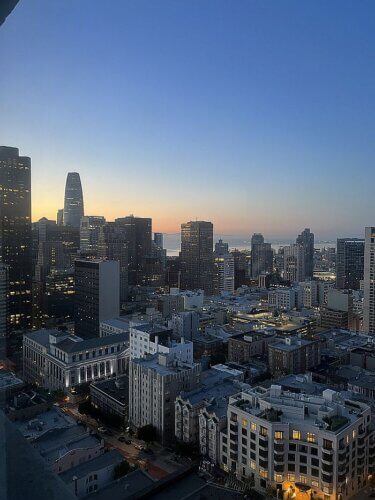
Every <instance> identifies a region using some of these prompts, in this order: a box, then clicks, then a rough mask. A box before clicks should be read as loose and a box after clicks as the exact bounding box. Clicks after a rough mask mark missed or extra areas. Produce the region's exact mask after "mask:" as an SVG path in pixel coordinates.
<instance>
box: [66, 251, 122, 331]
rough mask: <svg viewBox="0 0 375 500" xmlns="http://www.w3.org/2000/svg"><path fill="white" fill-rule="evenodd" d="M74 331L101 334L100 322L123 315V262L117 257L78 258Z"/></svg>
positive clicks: (75, 274) (76, 265)
mask: <svg viewBox="0 0 375 500" xmlns="http://www.w3.org/2000/svg"><path fill="white" fill-rule="evenodd" d="M74 288H75V300H74V325H75V330H74V333H75V334H76V335H78V336H79V337H83V338H92V337H98V336H99V326H100V322H101V321H104V320H106V319H111V318H117V317H118V316H119V315H120V266H119V262H118V261H116V260H99V259H97V260H76V261H75V265H74Z"/></svg>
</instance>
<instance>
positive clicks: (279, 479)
mask: <svg viewBox="0 0 375 500" xmlns="http://www.w3.org/2000/svg"><path fill="white" fill-rule="evenodd" d="M273 480H274V481H275V482H276V483H282V482H283V476H282V474H276V472H275V474H274V476H273Z"/></svg>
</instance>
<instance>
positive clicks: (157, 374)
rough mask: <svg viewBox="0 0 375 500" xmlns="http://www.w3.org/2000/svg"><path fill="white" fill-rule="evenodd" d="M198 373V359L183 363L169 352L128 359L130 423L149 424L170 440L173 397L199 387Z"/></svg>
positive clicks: (173, 422)
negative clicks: (196, 361)
mask: <svg viewBox="0 0 375 500" xmlns="http://www.w3.org/2000/svg"><path fill="white" fill-rule="evenodd" d="M200 376H201V365H200V363H190V364H188V363H182V362H181V361H179V360H177V359H176V358H175V357H174V356H171V355H168V354H162V353H159V354H156V355H153V356H147V357H146V358H144V359H133V360H131V362H130V369H129V421H130V423H131V424H132V425H133V426H134V427H136V428H140V427H143V426H145V425H149V424H151V425H153V426H154V427H155V428H156V429H157V432H158V438H159V440H160V441H161V442H162V444H168V443H170V442H171V440H172V439H173V436H174V428H175V400H176V397H177V396H178V395H179V394H180V392H181V391H191V390H193V389H194V388H196V387H198V386H199V383H200Z"/></svg>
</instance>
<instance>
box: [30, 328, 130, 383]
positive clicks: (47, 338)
mask: <svg viewBox="0 0 375 500" xmlns="http://www.w3.org/2000/svg"><path fill="white" fill-rule="evenodd" d="M127 345H128V335H127V334H115V335H111V336H108V337H97V338H93V339H88V340H83V339H81V338H80V337H76V336H74V335H70V334H68V333H66V332H62V331H59V330H37V331H34V332H29V333H26V334H24V336H23V373H24V378H25V380H26V381H28V382H30V383H35V384H37V385H39V386H41V387H44V388H46V389H49V390H50V391H54V390H62V391H66V392H67V391H69V390H70V389H71V388H72V387H73V386H76V385H79V384H82V383H85V382H92V381H94V380H99V379H104V378H108V377H112V376H115V375H118V374H121V373H124V371H125V368H126V355H127Z"/></svg>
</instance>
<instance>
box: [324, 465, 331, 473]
mask: <svg viewBox="0 0 375 500" xmlns="http://www.w3.org/2000/svg"><path fill="white" fill-rule="evenodd" d="M322 471H323V472H326V473H327V474H332V472H333V466H332V465H326V464H322Z"/></svg>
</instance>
